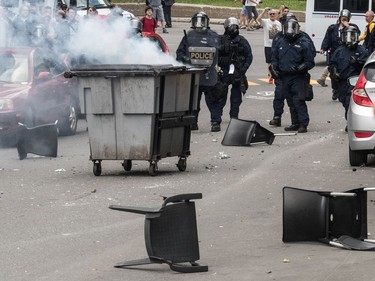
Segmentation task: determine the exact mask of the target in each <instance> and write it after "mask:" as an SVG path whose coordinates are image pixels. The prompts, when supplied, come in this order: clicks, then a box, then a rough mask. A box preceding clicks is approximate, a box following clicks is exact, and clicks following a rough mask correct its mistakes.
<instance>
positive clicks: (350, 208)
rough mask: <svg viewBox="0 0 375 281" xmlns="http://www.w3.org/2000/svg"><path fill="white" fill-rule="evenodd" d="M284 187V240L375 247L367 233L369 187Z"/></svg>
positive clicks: (355, 248)
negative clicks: (337, 189)
mask: <svg viewBox="0 0 375 281" xmlns="http://www.w3.org/2000/svg"><path fill="white" fill-rule="evenodd" d="M372 190H375V189H374V188H357V189H352V190H348V191H346V192H326V191H311V190H305V189H298V188H293V187H284V188H283V238H282V239H283V241H284V242H294V241H320V242H323V243H327V244H330V245H333V246H337V247H342V248H347V249H352V250H362V251H363V250H375V241H373V240H368V239H367V238H368V236H367V235H368V234H367V191H372Z"/></svg>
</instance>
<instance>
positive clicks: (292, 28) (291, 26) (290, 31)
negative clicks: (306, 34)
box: [285, 20, 299, 36]
mask: <svg viewBox="0 0 375 281" xmlns="http://www.w3.org/2000/svg"><path fill="white" fill-rule="evenodd" d="M285 33H286V34H287V35H291V36H294V35H297V34H298V33H299V24H298V22H296V21H293V20H292V21H288V22H287V23H286V28H285Z"/></svg>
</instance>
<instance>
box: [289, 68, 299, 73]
mask: <svg viewBox="0 0 375 281" xmlns="http://www.w3.org/2000/svg"><path fill="white" fill-rule="evenodd" d="M297 71H298V70H297V67H296V66H291V67H289V69H288V71H287V72H288V73H295V72H297Z"/></svg>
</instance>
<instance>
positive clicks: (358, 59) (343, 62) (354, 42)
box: [328, 26, 369, 119]
mask: <svg viewBox="0 0 375 281" xmlns="http://www.w3.org/2000/svg"><path fill="white" fill-rule="evenodd" d="M341 42H342V45H341V46H340V47H338V48H337V49H336V51H335V52H334V54H333V55H332V57H331V59H330V62H329V65H328V70H329V72H330V74H331V79H332V81H335V82H336V83H337V85H338V88H337V91H338V99H339V101H340V102H341V103H342V105H343V106H344V108H345V119H346V115H347V112H348V109H349V102H350V93H351V91H352V89H353V86H351V85H350V84H349V82H348V78H349V77H350V76H355V75H359V73H360V72H361V69H362V67H363V65H364V64H365V62H366V60H367V58H368V55H369V54H368V51H367V50H366V48H365V47H364V46H362V45H358V29H357V28H356V27H355V26H349V27H347V28H345V29H344V30H343V31H342V32H341Z"/></svg>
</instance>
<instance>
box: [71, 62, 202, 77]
mask: <svg viewBox="0 0 375 281" xmlns="http://www.w3.org/2000/svg"><path fill="white" fill-rule="evenodd" d="M184 71H193V72H203V71H205V69H204V68H196V67H187V66H184V65H182V66H176V65H172V64H161V65H148V64H82V65H77V66H76V67H75V68H73V69H72V70H71V72H70V74H71V75H72V76H103V75H104V76H111V75H114V76H117V75H122V76H136V75H137V76H138V75H150V76H157V75H159V74H167V73H173V72H184Z"/></svg>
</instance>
